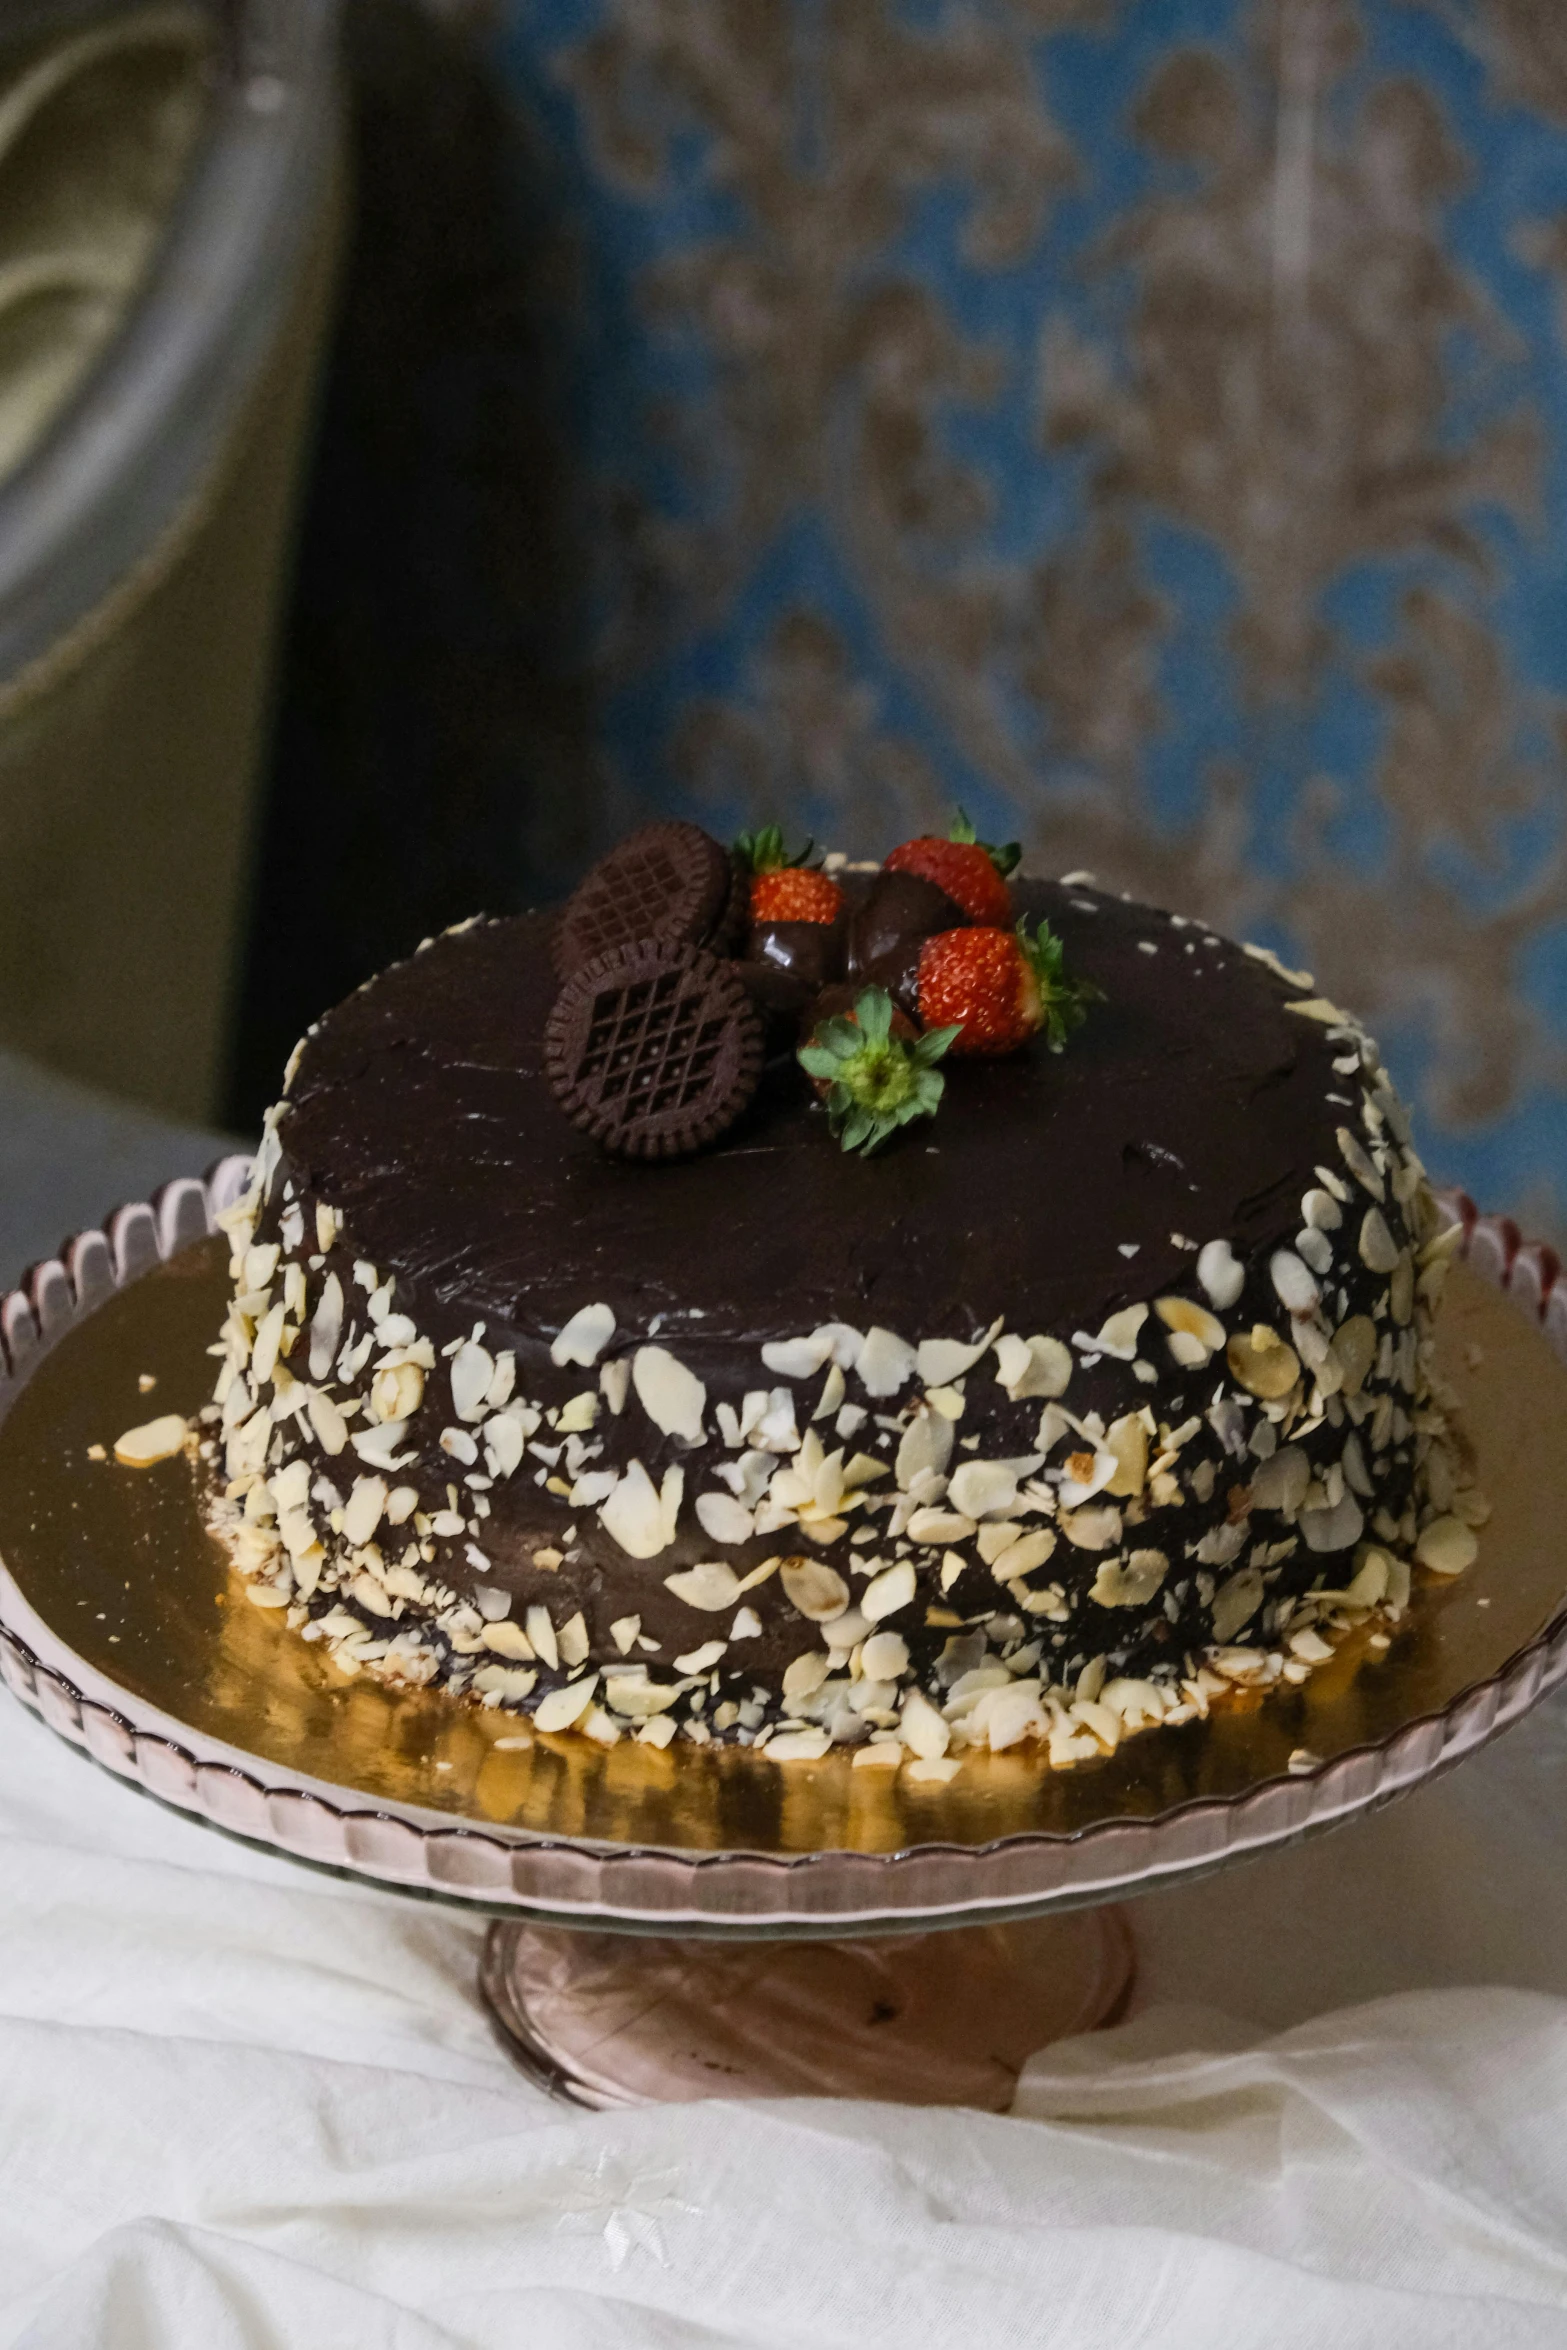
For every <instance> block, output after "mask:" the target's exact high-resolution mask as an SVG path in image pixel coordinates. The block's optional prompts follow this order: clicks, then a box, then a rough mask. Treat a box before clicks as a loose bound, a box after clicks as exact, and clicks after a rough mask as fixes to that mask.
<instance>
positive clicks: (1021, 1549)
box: [981, 1526, 1056, 1583]
mask: <svg viewBox="0 0 1567 2350" xmlns="http://www.w3.org/2000/svg"><path fill="white" fill-rule="evenodd" d="M981 1531H982V1532H984V1531H988V1529H983V1528H982V1529H981ZM1055 1547H1056V1536H1055V1532H1054V1529H1053V1528H1052V1527H1049V1526H1041V1527H1039V1528H1038V1529H1037V1530H1036V1531H1035V1532H1034V1533H1032V1534H1020V1535H1019V1536H1018V1537H1017V1539H1016V1540H1015V1541H1013V1542H1010V1543H1008V1545H1007V1547H1006V1548H1005V1550H1002V1551H1000V1552H998V1553H997V1555H996V1557H995V1558H994V1559H993V1560H992V1561H991V1573H992V1574H993V1575H994V1576H995V1578H996V1581H997V1582H998V1583H1015V1582H1017V1581H1018V1580H1019V1578H1020V1577H1022V1576H1024V1575H1031V1574H1033V1572H1034V1570H1035V1568H1036V1567H1042V1566H1043V1565H1044V1564H1045V1562H1046V1560H1047V1559H1048V1558H1050V1557H1051V1556H1052V1555H1053V1554H1054V1551H1055Z"/></svg>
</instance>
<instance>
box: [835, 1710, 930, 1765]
mask: <svg viewBox="0 0 1567 2350" xmlns="http://www.w3.org/2000/svg"><path fill="white" fill-rule="evenodd" d="M940 1718H941V1717H940V1716H939V1715H938V1716H937V1719H938V1721H939V1720H940ZM942 1727H943V1729H945V1727H946V1724H945V1723H942ZM902 1760H903V1748H902V1746H901V1745H900V1743H899V1742H898V1740H897V1739H896V1738H886V1737H881V1736H878V1737H876V1738H874V1739H872V1740H870V1741H869V1742H868V1743H867V1744H866V1745H864V1746H857V1747H856V1748H855V1749H854V1754H853V1757H852V1767H853V1768H854V1769H855V1770H857V1771H895V1770H896V1769H897V1768H898V1766H899V1764H900V1763H901V1762H902Z"/></svg>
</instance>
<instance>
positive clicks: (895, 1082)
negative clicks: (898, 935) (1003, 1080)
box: [799, 932, 967, 1158]
mask: <svg viewBox="0 0 1567 2350" xmlns="http://www.w3.org/2000/svg"><path fill="white" fill-rule="evenodd" d="M957 935H962V936H967V933H966V932H965V933H960V934H957ZM957 1033H958V1032H957V1030H956V1029H955V1028H934V1029H927V1030H926V1033H925V1034H924V1035H923V1036H921V1035H919V1034H918V1033H917V1031H916V1030H915V1028H914V1025H913V1022H912V1021H910V1020H909V1019H907V1018H906V1017H905V1016H904V1015H903V1014H902V1013H900V1012H898V1011H897V1010H896V1009H895V1007H894V1005H893V1001H892V998H891V996H889V995H888V993H887V991H886V989H885V988H883V987H867V988H866V989H865V990H864V991H863V992H862V993H861V994H860V995H859V996H858V997H856V999H855V1004H854V1009H853V1011H852V1012H847V1013H841V1014H835V1015H833V1016H831V1017H829V1018H828V1019H825V1020H821V1021H819V1022H818V1023H817V1025H816V1027H815V1029H814V1030H813V1031H812V1034H811V1037H810V1040H809V1042H808V1043H806V1044H803V1045H802V1046H801V1047H800V1053H799V1059H800V1066H801V1068H802V1069H803V1070H804V1071H805V1073H806V1075H807V1076H808V1077H809V1078H810V1079H811V1080H812V1082H813V1084H814V1085H815V1087H816V1090H817V1092H818V1093H819V1094H820V1095H821V1096H822V1098H823V1099H824V1100H825V1102H826V1104H827V1122H828V1125H829V1126H830V1127H831V1129H832V1132H833V1133H834V1134H835V1135H836V1136H837V1138H838V1141H839V1142H840V1143H841V1144H842V1146H843V1148H844V1149H845V1150H846V1151H859V1152H860V1153H861V1154H862V1155H863V1156H864V1157H866V1158H869V1156H870V1154H871V1152H872V1151H874V1150H878V1149H879V1148H880V1147H881V1145H882V1144H883V1143H884V1142H886V1141H887V1140H888V1139H889V1138H890V1137H891V1136H892V1135H894V1134H896V1133H897V1131H898V1129H899V1127H900V1126H907V1125H908V1124H909V1123H910V1122H911V1120H913V1119H915V1118H931V1117H934V1116H935V1114H936V1111H937V1108H938V1107H939V1105H940V1102H941V1096H942V1092H943V1090H944V1088H945V1085H946V1079H945V1078H944V1077H943V1076H942V1074H941V1071H940V1070H939V1069H938V1068H937V1067H936V1063H937V1062H938V1061H939V1060H940V1059H941V1057H942V1055H943V1054H944V1053H945V1052H946V1050H947V1048H948V1046H949V1045H951V1044H952V1043H953V1042H954V1041H955V1039H956V1037H957Z"/></svg>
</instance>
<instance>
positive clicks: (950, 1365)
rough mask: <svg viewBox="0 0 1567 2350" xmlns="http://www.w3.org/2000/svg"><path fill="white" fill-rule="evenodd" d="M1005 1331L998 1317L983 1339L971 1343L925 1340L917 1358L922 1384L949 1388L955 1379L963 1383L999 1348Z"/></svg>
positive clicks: (916, 1365)
mask: <svg viewBox="0 0 1567 2350" xmlns="http://www.w3.org/2000/svg"><path fill="white" fill-rule="evenodd" d="M1001 1327H1002V1322H1001V1316H1000V1315H999V1314H998V1315H997V1317H996V1319H995V1321H994V1322H992V1324H991V1326H990V1328H989V1329H988V1330H987V1331H986V1332H985V1333H984V1335H983V1336H982V1337H979V1338H976V1339H973V1340H971V1341H968V1342H965V1341H964V1340H962V1339H957V1338H925V1339H922V1340H921V1341H920V1343H919V1345H918V1347H917V1348H916V1349H915V1355H914V1362H915V1368H916V1370H917V1371H918V1373H919V1376H920V1380H921V1383H922V1384H923V1385H924V1386H926V1387H949V1386H950V1385H951V1384H952V1382H953V1380H954V1379H961V1378H962V1376H963V1374H964V1372H965V1371H972V1369H973V1368H974V1365H975V1364H976V1363H977V1362H978V1361H979V1358H980V1356H981V1355H983V1354H986V1353H988V1351H989V1349H990V1348H991V1347H992V1346H993V1345H994V1344H995V1341H996V1339H997V1338H998V1337H999V1336H1000V1334H1001Z"/></svg>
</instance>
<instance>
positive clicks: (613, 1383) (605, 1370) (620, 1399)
mask: <svg viewBox="0 0 1567 2350" xmlns="http://www.w3.org/2000/svg"><path fill="white" fill-rule="evenodd" d="M599 1392H600V1394H601V1395H602V1396H603V1398H604V1401H605V1402H606V1403H607V1404H608V1406H609V1408H610V1410H611V1412H612V1413H613V1414H614V1416H615V1418H616V1419H617V1420H618V1419H619V1417H620V1415H621V1413H622V1412H623V1411H624V1410H625V1408H626V1397H627V1396H628V1395H629V1394H630V1392H631V1365H630V1362H629V1361H627V1360H626V1359H625V1358H624V1357H622V1358H621V1359H620V1360H619V1361H618V1362H613V1363H601V1364H600V1365H599Z"/></svg>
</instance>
